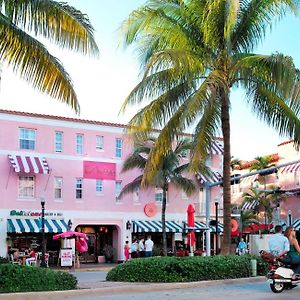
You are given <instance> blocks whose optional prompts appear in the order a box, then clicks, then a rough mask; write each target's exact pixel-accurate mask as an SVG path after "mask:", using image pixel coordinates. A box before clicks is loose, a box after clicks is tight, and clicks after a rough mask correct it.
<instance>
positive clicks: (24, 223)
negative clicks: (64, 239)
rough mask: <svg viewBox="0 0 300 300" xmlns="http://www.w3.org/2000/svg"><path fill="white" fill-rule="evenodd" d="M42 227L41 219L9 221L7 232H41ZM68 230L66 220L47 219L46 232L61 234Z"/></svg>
mask: <svg viewBox="0 0 300 300" xmlns="http://www.w3.org/2000/svg"><path fill="white" fill-rule="evenodd" d="M41 226H42V220H41V219H7V232H10V233H20V232H40V231H41ZM67 230H68V225H67V224H66V222H65V221H64V220H55V219H53V220H50V219H45V232H47V233H60V232H65V231H67Z"/></svg>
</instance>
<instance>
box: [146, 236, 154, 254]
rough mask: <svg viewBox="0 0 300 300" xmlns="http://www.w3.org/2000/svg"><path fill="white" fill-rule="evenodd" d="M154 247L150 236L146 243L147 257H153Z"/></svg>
mask: <svg viewBox="0 0 300 300" xmlns="http://www.w3.org/2000/svg"><path fill="white" fill-rule="evenodd" d="M153 246H154V243H153V241H152V240H151V236H150V235H148V237H147V240H146V242H145V257H150V256H152V251H153Z"/></svg>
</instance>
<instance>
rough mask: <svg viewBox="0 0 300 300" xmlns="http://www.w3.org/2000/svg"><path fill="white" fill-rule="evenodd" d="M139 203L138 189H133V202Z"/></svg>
mask: <svg viewBox="0 0 300 300" xmlns="http://www.w3.org/2000/svg"><path fill="white" fill-rule="evenodd" d="M139 201H140V188H139V187H135V189H134V192H133V202H139Z"/></svg>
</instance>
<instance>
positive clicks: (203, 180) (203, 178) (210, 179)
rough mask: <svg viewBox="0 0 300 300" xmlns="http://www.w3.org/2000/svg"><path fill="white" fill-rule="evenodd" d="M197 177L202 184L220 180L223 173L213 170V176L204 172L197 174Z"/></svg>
mask: <svg viewBox="0 0 300 300" xmlns="http://www.w3.org/2000/svg"><path fill="white" fill-rule="evenodd" d="M197 178H198V180H199V183H200V184H204V183H206V182H211V183H213V182H218V181H221V180H222V175H221V174H220V173H219V172H212V174H211V176H209V175H203V174H200V173H199V174H197Z"/></svg>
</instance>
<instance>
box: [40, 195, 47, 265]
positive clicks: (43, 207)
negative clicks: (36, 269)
mask: <svg viewBox="0 0 300 300" xmlns="http://www.w3.org/2000/svg"><path fill="white" fill-rule="evenodd" d="M41 206H42V228H41V232H42V259H41V264H40V266H41V267H42V268H45V267H47V264H46V262H45V252H46V241H45V198H44V197H41Z"/></svg>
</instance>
